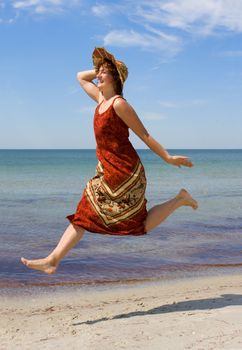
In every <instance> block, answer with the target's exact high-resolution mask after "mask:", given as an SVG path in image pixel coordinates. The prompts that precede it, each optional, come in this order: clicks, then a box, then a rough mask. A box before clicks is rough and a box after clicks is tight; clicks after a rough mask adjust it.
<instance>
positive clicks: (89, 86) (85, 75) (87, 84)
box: [76, 69, 100, 102]
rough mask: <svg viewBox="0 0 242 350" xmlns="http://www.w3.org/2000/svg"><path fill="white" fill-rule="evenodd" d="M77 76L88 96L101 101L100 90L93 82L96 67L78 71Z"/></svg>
mask: <svg viewBox="0 0 242 350" xmlns="http://www.w3.org/2000/svg"><path fill="white" fill-rule="evenodd" d="M76 77H77V80H78V81H79V83H80V85H81V87H82V88H83V90H84V91H85V92H86V93H87V94H88V96H90V97H91V98H92V99H93V100H94V101H96V102H99V101H100V92H99V89H98V88H97V86H96V85H95V84H94V83H93V79H95V78H96V71H95V69H92V70H86V71H83V72H78V73H77V76H76Z"/></svg>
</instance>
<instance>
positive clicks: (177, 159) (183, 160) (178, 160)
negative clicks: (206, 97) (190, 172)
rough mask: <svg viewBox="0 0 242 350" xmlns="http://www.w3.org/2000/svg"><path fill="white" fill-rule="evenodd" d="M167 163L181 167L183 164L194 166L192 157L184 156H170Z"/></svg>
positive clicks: (189, 166)
mask: <svg viewBox="0 0 242 350" xmlns="http://www.w3.org/2000/svg"><path fill="white" fill-rule="evenodd" d="M167 163H169V164H172V165H175V166H178V167H179V168H180V167H181V166H186V167H188V168H191V167H192V166H193V164H192V161H191V160H190V158H188V157H183V156H170V157H169V158H168V160H167Z"/></svg>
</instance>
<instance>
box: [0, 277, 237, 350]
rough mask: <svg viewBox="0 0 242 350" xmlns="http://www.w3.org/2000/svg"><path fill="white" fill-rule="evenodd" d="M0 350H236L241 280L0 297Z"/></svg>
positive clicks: (199, 280) (186, 281)
mask: <svg viewBox="0 0 242 350" xmlns="http://www.w3.org/2000/svg"><path fill="white" fill-rule="evenodd" d="M0 332H1V349H2V350H3V349H11V350H12V349H86V350H96V349H107V350H109V349H110V350H111V349H112V350H113V349H129V350H131V349H152V350H156V349H166V350H169V349H170V350H176V349H193V350H204V349H206V350H209V349H211V350H217V349H230V350H234V349H242V278H241V276H231V275H226V276H219V277H200V278H194V279H191V278H190V279H183V280H179V281H162V282H161V281H160V282H155V283H154V282H149V283H144V284H142V285H140V284H139V285H138V284H135V285H118V286H117V285H116V286H112V285H107V286H104V287H102V288H101V289H100V288H99V289H97V288H95V287H93V288H90V287H89V288H87V289H86V290H85V289H83V288H81V289H78V288H75V290H73V289H72V288H69V289H68V288H66V289H65V291H63V289H62V290H59V289H55V290H51V289H50V291H49V292H46V293H40V294H38V293H35V294H28V293H26V295H22V296H21V297H20V296H2V297H1V320H0Z"/></svg>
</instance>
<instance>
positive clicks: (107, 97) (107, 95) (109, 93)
mask: <svg viewBox="0 0 242 350" xmlns="http://www.w3.org/2000/svg"><path fill="white" fill-rule="evenodd" d="M116 95H117V94H116V92H115V91H114V90H112V91H105V92H104V91H102V96H103V99H104V100H105V101H108V100H110V98H112V97H114V96H116Z"/></svg>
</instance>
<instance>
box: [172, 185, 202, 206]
mask: <svg viewBox="0 0 242 350" xmlns="http://www.w3.org/2000/svg"><path fill="white" fill-rule="evenodd" d="M176 199H179V200H181V201H182V202H183V205H187V206H189V207H192V208H193V209H197V208H198V203H197V201H196V200H195V199H193V198H192V196H191V195H190V194H189V193H188V192H187V191H186V190H184V189H182V190H181V191H180V192H179V193H178V195H177V196H176Z"/></svg>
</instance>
